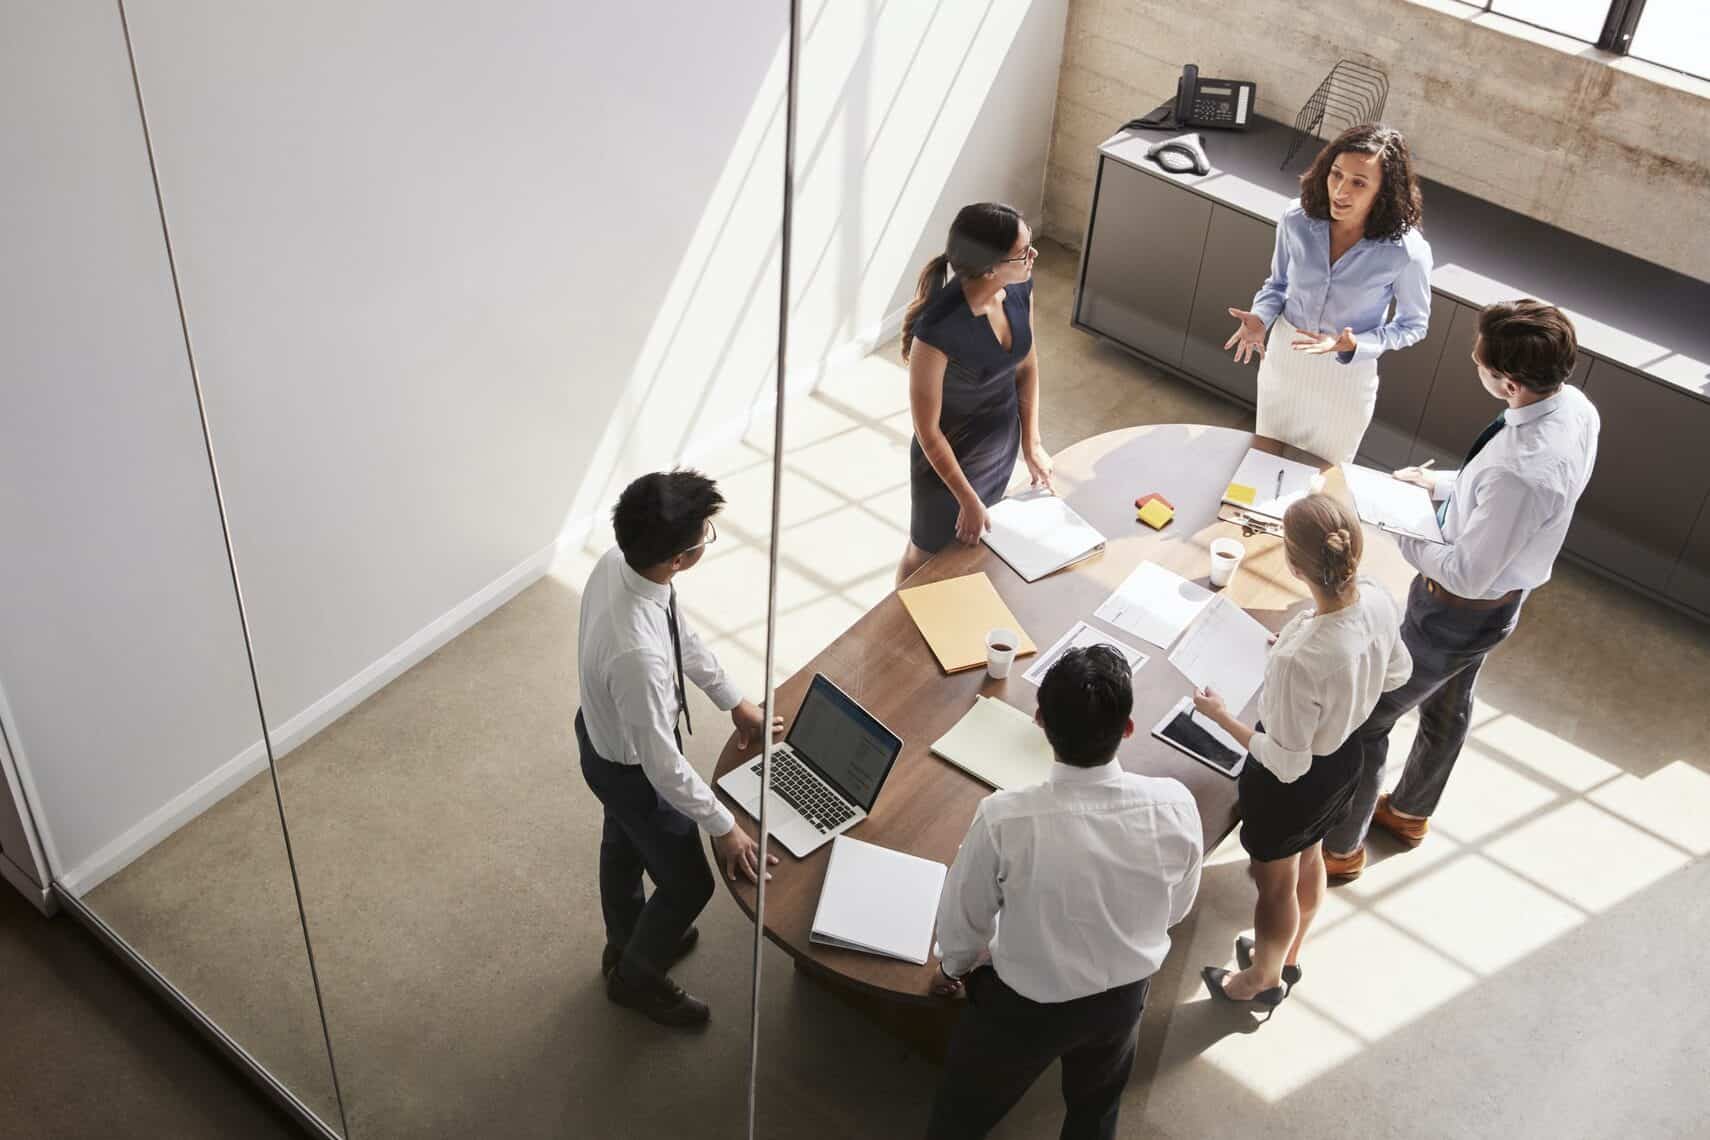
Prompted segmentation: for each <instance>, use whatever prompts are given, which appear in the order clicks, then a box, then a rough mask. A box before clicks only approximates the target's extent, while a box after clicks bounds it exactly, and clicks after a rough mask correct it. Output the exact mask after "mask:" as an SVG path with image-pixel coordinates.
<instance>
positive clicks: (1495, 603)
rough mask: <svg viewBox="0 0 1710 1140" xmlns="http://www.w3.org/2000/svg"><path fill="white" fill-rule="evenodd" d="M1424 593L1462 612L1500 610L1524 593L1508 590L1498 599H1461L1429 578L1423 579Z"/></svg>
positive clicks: (1517, 599)
mask: <svg viewBox="0 0 1710 1140" xmlns="http://www.w3.org/2000/svg"><path fill="white" fill-rule="evenodd" d="M1425 592H1426V593H1428V594H1430V595H1431V596H1432V597H1433V598H1437V599H1440V600H1441V601H1443V602H1446V603H1447V604H1449V605H1451V606H1456V607H1459V608H1460V609H1463V610H1495V609H1501V608H1502V607H1503V606H1506V605H1508V604H1509V603H1510V602H1517V601H1519V600H1520V597H1521V595H1522V594H1523V593H1524V591H1523V590H1510V591H1508V592H1507V593H1506V594H1504V595H1502V596H1501V597H1500V598H1463V597H1461V596H1460V595H1459V594H1457V593H1454V592H1453V591H1451V590H1449V589H1447V588H1445V587H1444V586H1443V585H1442V583H1440V582H1435V581H1432V580H1431V579H1430V578H1426V579H1425Z"/></svg>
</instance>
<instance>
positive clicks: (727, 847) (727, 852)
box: [712, 823, 778, 883]
mask: <svg viewBox="0 0 1710 1140" xmlns="http://www.w3.org/2000/svg"><path fill="white" fill-rule="evenodd" d="M712 845H713V855H714V856H715V857H716V858H717V859H718V863H719V866H721V867H723V868H724V874H725V877H726V878H728V879H734V878H736V873H737V871H738V870H740V871H741V872H742V877H743V878H745V879H747V880H748V881H749V882H751V883H758V882H759V881H760V845H759V844H758V843H756V842H755V841H754V837H753V836H752V835H749V834H748V832H747V831H746V830H744V829H743V826H742V825H741V824H740V823H739V824H737V825H736V826H734V827H732V828H731V829H730V830H729V831H727V832H725V833H724V834H723V835H715V836H713V841H712ZM777 862H778V857H777V856H776V855H773V854H772V853H771V852H767V853H766V865H767V866H768V867H773V866H776V865H777ZM771 877H772V872H770V871H767V872H766V878H767V879H768V880H770V879H771Z"/></svg>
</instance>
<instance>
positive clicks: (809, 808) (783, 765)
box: [751, 749, 855, 832]
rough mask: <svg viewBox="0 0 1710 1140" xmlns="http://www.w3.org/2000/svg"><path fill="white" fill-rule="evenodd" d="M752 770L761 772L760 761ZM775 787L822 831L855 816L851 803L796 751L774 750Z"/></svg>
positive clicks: (805, 817)
mask: <svg viewBox="0 0 1710 1140" xmlns="http://www.w3.org/2000/svg"><path fill="white" fill-rule="evenodd" d="M751 770H752V771H753V773H754V774H755V775H756V776H758V775H759V774H760V761H758V760H756V761H755V762H754V764H753V766H752V769H751ZM772 790H773V791H774V792H777V793H778V794H779V795H780V796H782V797H783V798H784V802H785V803H787V804H789V805H790V806H791V807H793V808H795V809H796V810H797V811H798V812H800V813H801V816H802V818H803V819H805V820H807V821H808V822H809V823H811V824H813V826H814V827H816V828H817V829H819V830H820V831H822V832H823V831H834V830H836V829H837V828H838V827H841V826H842V825H843V824H845V823H847V822H848V821H849V820H850V819H853V818H854V816H855V813H854V812H853V811H851V810H850V808H849V805H848V804H846V803H844V802H843V801H842V800H841V799H839V798H837V797H836V796H834V795H832V794H831V789H830V788H828V787H826V786H825V781H823V780H821V779H820V778H819V777H818V776H816V775H814V774H813V773H812V772H810V771H808V769H807V767H806V766H805V765H804V764H803V763H802V762H801V761H800V760H798V759H796V757H795V754H794V753H793V752H786V751H784V750H783V749H779V750H778V751H776V752H774V753H772Z"/></svg>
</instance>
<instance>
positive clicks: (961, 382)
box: [897, 202, 1051, 585]
mask: <svg viewBox="0 0 1710 1140" xmlns="http://www.w3.org/2000/svg"><path fill="white" fill-rule="evenodd" d="M1032 243H1033V231H1032V230H1031V229H1029V228H1028V225H1027V221H1026V219H1024V218H1023V217H1022V216H1021V214H1020V213H1019V212H1018V211H1016V210H1014V209H1013V208H1011V207H1009V206H1005V205H1002V204H1001V203H998V202H976V203H975V204H973V205H971V206H964V207H962V209H961V210H960V211H959V212H958V213H957V214H956V220H955V221H953V222H952V223H950V235H949V237H948V238H947V239H946V240H945V243H944V252H943V253H941V254H939V255H938V256H937V257H934V258H933V259H932V260H931V261H929V262H927V263H926V268H924V269H923V270H921V273H920V283H919V285H918V286H917V287H916V289H915V295H914V300H913V301H912V302H911V303H910V304H909V307H908V310H907V312H906V313H905V314H904V315H903V327H902V357H903V360H904V361H906V362H907V364H908V399H909V408H910V411H911V412H912V413H913V418H914V440H913V442H912V443H911V445H910V447H909V526H908V535H909V542H908V546H907V547H906V548H905V549H904V550H903V556H902V561H901V562H900V563H899V564H898V565H897V584H898V585H901V584H902V581H903V579H905V578H907V577H908V576H909V575H910V574H913V573H914V572H915V571H916V570H918V569H920V568H921V566H923V565H925V563H926V561H927V559H929V558H931V557H932V556H933V555H934V554H936V553H937V552H938V551H939V550H940V549H942V548H943V547H945V546H948V545H949V544H950V542H951V541H952V540H954V541H957V542H962V543H966V544H967V545H969V546H973V545H975V544H976V543H978V542H979V541H980V536H981V535H982V534H984V533H985V532H986V531H987V530H990V529H991V522H990V521H989V520H988V519H987V517H986V508H987V507H989V506H991V505H992V504H993V503H995V502H997V501H998V500H999V499H1001V498H1003V493H1004V491H1005V490H1006V489H1007V488H1008V486H1009V480H1010V476H1011V475H1012V474H1014V472H1015V460H1016V457H1017V455H1018V454H1019V455H1020V457H1021V458H1022V459H1023V460H1025V461H1026V463H1027V470H1028V473H1029V474H1031V475H1032V477H1033V485H1034V486H1036V487H1047V488H1048V487H1050V486H1051V457H1050V455H1048V454H1046V451H1045V447H1044V445H1043V444H1042V443H1041V442H1040V440H1039V353H1038V351H1037V350H1036V349H1035V348H1034V345H1033V260H1034V258H1036V257H1038V256H1039V251H1038V250H1037V249H1035V248H1033V244H1032Z"/></svg>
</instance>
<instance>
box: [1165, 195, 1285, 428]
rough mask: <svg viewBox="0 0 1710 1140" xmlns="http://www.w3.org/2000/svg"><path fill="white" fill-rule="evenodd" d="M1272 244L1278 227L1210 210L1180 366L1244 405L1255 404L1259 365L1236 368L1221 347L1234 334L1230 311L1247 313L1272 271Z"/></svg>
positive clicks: (1252, 363)
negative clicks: (1208, 229) (1238, 310)
mask: <svg viewBox="0 0 1710 1140" xmlns="http://www.w3.org/2000/svg"><path fill="white" fill-rule="evenodd" d="M1276 240H1277V228H1276V227H1275V226H1273V225H1271V224H1270V223H1269V222H1261V221H1259V220H1258V219H1257V218H1250V217H1248V216H1247V215H1246V214H1242V213H1238V212H1237V211H1235V210H1231V209H1229V208H1228V207H1226V206H1213V207H1212V208H1211V229H1210V231H1209V232H1208V233H1207V234H1206V236H1205V255H1204V257H1203V258H1201V260H1200V266H1199V285H1198V288H1196V289H1195V290H1194V295H1193V314H1192V315H1191V316H1190V317H1189V318H1188V328H1187V344H1186V346H1185V347H1184V348H1183V350H1182V367H1183V368H1185V369H1187V370H1188V371H1189V372H1192V373H1193V374H1194V375H1196V376H1198V377H1199V378H1200V379H1202V380H1204V381H1206V382H1208V383H1210V384H1215V385H1216V386H1217V387H1219V388H1221V389H1222V390H1223V391H1225V392H1227V393H1229V395H1231V396H1234V397H1235V398H1236V399H1237V400H1240V401H1241V402H1242V403H1244V404H1253V403H1255V402H1257V400H1258V387H1259V365H1258V360H1257V358H1256V357H1255V358H1254V359H1253V360H1252V361H1249V362H1248V363H1246V364H1237V363H1235V359H1234V350H1233V349H1226V348H1224V347H1223V343H1224V342H1225V341H1227V340H1228V339H1229V334H1230V333H1232V332H1234V331H1235V318H1234V317H1232V316H1230V315H1229V309H1230V307H1231V306H1233V307H1234V308H1237V309H1245V308H1246V307H1247V306H1248V305H1250V304H1252V303H1253V294H1254V293H1257V292H1258V291H1259V286H1260V285H1263V284H1264V283H1265V277H1266V276H1267V275H1268V274H1269V273H1270V271H1271V251H1272V249H1273V247H1275V245H1276Z"/></svg>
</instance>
